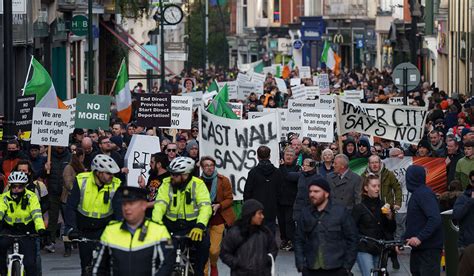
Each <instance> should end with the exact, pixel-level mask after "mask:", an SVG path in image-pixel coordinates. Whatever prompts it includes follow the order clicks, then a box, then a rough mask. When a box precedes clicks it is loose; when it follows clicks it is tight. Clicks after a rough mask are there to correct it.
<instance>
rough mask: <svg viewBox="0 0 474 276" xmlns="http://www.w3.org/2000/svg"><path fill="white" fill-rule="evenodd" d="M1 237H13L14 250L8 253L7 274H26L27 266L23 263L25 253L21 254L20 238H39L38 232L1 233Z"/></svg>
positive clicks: (15, 275) (12, 275)
mask: <svg viewBox="0 0 474 276" xmlns="http://www.w3.org/2000/svg"><path fill="white" fill-rule="evenodd" d="M0 237H4V238H11V239H13V244H12V245H11V248H12V252H11V253H10V254H8V255H7V275H8V276H22V275H24V274H25V267H24V265H23V259H24V257H25V255H23V254H20V240H21V239H23V238H32V239H33V238H38V237H40V235H38V234H29V233H26V234H21V235H13V234H0Z"/></svg>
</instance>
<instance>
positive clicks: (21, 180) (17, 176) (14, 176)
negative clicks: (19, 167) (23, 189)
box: [8, 172, 28, 185]
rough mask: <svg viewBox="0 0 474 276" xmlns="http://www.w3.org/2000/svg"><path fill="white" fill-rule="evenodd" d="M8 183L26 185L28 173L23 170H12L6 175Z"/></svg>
mask: <svg viewBox="0 0 474 276" xmlns="http://www.w3.org/2000/svg"><path fill="white" fill-rule="evenodd" d="M8 183H9V184H23V185H26V184H27V183H28V175H26V173H24V172H12V173H11V174H10V175H9V176H8Z"/></svg>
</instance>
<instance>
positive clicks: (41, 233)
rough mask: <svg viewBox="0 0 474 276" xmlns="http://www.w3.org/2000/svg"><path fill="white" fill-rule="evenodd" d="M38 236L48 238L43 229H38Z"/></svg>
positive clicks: (46, 232)
mask: <svg viewBox="0 0 474 276" xmlns="http://www.w3.org/2000/svg"><path fill="white" fill-rule="evenodd" d="M38 235H40V236H41V237H46V236H48V231H46V230H45V229H40V230H38Z"/></svg>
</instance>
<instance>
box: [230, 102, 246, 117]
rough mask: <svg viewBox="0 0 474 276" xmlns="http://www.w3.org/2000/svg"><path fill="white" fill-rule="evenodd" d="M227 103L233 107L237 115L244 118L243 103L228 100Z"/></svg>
mask: <svg viewBox="0 0 474 276" xmlns="http://www.w3.org/2000/svg"><path fill="white" fill-rule="evenodd" d="M227 105H228V106H229V107H230V108H231V109H232V111H233V112H234V114H235V115H237V117H239V119H240V120H242V115H243V114H244V105H243V104H242V103H232V102H228V103H227Z"/></svg>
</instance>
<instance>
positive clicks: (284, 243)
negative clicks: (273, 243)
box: [280, 240, 288, 250]
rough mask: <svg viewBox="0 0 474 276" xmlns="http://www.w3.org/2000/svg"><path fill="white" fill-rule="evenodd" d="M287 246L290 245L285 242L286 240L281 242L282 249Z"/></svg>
mask: <svg viewBox="0 0 474 276" xmlns="http://www.w3.org/2000/svg"><path fill="white" fill-rule="evenodd" d="M287 244H288V241H285V240H283V241H281V244H280V249H281V250H284V249H283V248H285V247H286V246H287Z"/></svg>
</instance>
